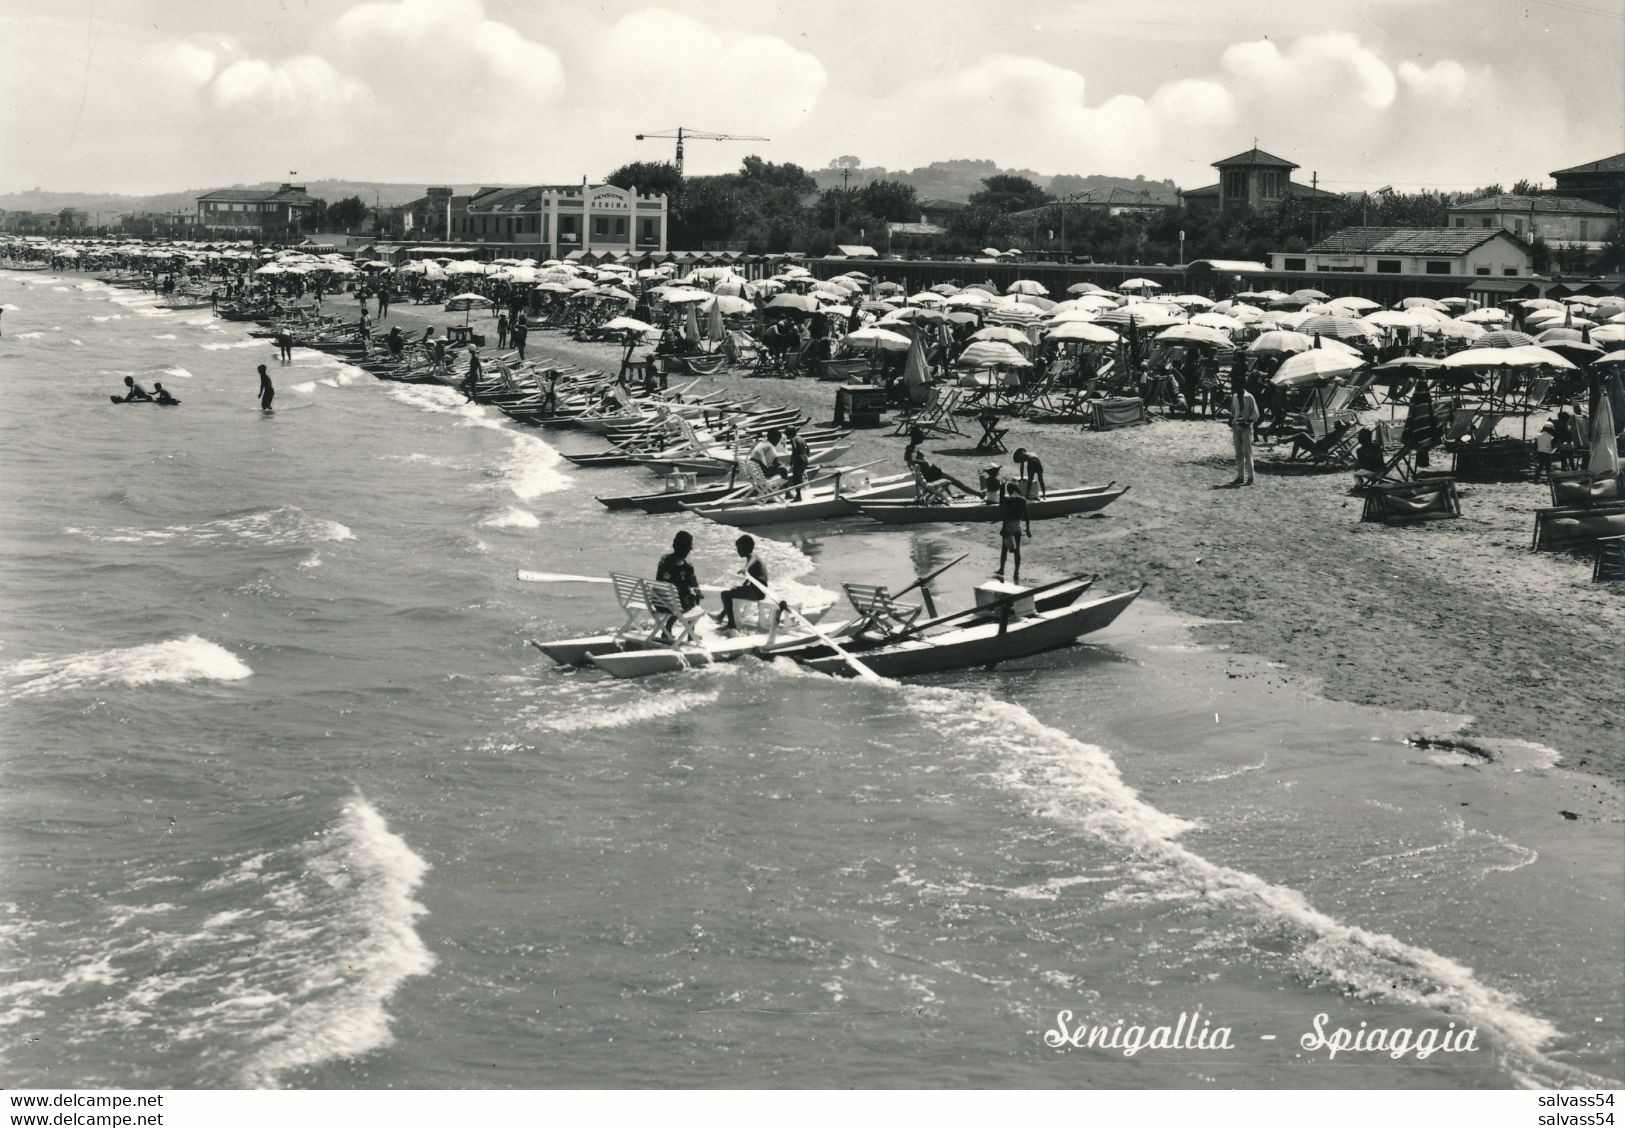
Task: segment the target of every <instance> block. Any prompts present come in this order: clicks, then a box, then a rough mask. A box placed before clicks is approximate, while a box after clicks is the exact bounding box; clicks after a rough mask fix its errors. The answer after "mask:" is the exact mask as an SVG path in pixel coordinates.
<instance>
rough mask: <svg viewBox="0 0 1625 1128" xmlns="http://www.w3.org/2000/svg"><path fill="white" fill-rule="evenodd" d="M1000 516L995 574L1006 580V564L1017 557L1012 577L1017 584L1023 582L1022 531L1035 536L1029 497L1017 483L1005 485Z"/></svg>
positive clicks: (1000, 504) (1000, 505) (1000, 503)
mask: <svg viewBox="0 0 1625 1128" xmlns="http://www.w3.org/2000/svg"><path fill="white" fill-rule="evenodd" d="M999 516H1000V518H1001V519H1002V522H1003V523H1002V524H1001V525H1000V526H999V570H998V571H997V572H995V573H993V574H994V575H995V576H997V577H998V578H999V579H1001V580H1002V579H1004V562H1005V560H1006V559H1008V558H1009V557H1011V556H1014V557H1015V562H1016V569H1015V572H1014V573H1012V575H1011V577H1010V578H1011V580H1012V581H1014V582H1015V583H1018V584H1019V583H1020V582H1021V530H1022V526H1023V525H1025V526H1026V527H1027V535H1028V536H1029V537H1031V536H1032V535H1033V523H1032V521H1031V520H1030V519H1029V518H1028V516H1027V497H1026V495H1025V494H1023V493H1022V491H1021V486H1020V485H1019V484H1017V483H1015V482H1006V483H1005V484H1004V496H1003V497H1002V498H1001V499H1000V501H999Z"/></svg>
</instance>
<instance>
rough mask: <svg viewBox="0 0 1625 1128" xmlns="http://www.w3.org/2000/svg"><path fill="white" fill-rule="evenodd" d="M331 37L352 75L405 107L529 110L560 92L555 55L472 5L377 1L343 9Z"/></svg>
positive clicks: (472, 0) (468, 1)
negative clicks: (493, 102) (489, 103)
mask: <svg viewBox="0 0 1625 1128" xmlns="http://www.w3.org/2000/svg"><path fill="white" fill-rule="evenodd" d="M332 32H333V34H332V39H333V48H332V51H333V54H334V56H335V57H336V58H338V59H340V60H341V61H342V62H343V63H344V64H345V65H346V66H347V67H348V68H350V70H351V71H352V73H355V74H357V75H358V76H360V77H362V78H364V79H365V80H366V81H367V82H368V83H369V84H371V85H372V86H373V87H374V88H375V89H379V90H387V91H388V92H389V96H390V97H394V98H405V99H407V100H408V101H409V103H410V104H411V105H413V106H418V105H422V106H424V107H425V108H433V107H434V106H436V105H439V106H444V107H447V108H451V106H455V105H456V104H458V103H463V104H464V105H466V103H467V101H468V100H469V99H471V98H500V99H503V100H504V101H505V102H507V103H509V104H515V105H519V104H522V105H526V106H528V107H532V108H535V107H537V106H538V104H544V105H545V104H546V103H548V102H551V101H552V100H553V99H555V98H556V97H557V96H558V95H559V94H561V93H562V92H563V90H564V87H565V77H564V64H563V63H562V62H561V61H560V60H559V56H558V54H557V53H556V52H554V51H553V50H552V48H550V47H548V46H547V45H545V44H543V43H538V42H536V41H534V40H531V39H527V38H526V37H525V36H523V35H521V34H520V33H519V32H518V31H516V30H515V29H514V28H512V27H510V26H509V25H507V24H504V23H498V22H496V21H495V20H491V19H487V18H486V15H485V8H484V5H483V4H481V3H480V0H379V2H374V3H367V4H361V5H359V6H357V7H354V8H351V9H350V10H349V11H347V12H345V13H344V14H343V15H342V16H340V17H339V18H338V20H337V21H336V22H335V23H334V25H333V29H332ZM448 103H450V104H451V106H448Z"/></svg>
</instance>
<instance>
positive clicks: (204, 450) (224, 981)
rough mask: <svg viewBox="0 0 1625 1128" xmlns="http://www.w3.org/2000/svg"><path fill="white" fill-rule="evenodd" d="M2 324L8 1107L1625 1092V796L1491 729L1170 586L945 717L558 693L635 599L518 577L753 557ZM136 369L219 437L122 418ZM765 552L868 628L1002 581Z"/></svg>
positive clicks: (413, 444) (848, 553)
mask: <svg viewBox="0 0 1625 1128" xmlns="http://www.w3.org/2000/svg"><path fill="white" fill-rule="evenodd" d="M0 300H3V301H5V302H6V303H8V314H9V315H8V316H7V318H6V319H5V336H3V337H0V395H3V396H4V400H5V405H6V410H5V412H4V414H3V421H0V428H3V436H0V438H3V445H0V459H3V464H0V483H3V485H0V489H3V490H4V496H3V504H4V509H3V518H4V519H3V524H0V549H3V553H4V559H3V570H0V599H3V608H4V614H3V616H0V735H3V740H4V746H3V756H4V769H5V783H6V786H5V788H4V790H3V792H0V819H3V821H0V850H3V853H0V858H3V866H4V869H3V874H0V999H3V1000H4V1002H5V1007H4V1008H3V1010H0V1014H3V1017H0V1024H3V1025H0V1054H3V1056H0V1069H3V1075H4V1077H5V1079H6V1083H7V1084H9V1085H13V1086H70V1085H72V1086H122V1087H153V1086H242V1085H248V1086H368V1087H419V1086H430V1087H435V1086H549V1085H558V1086H628V1085H682V1086H704V1085H714V1086H754V1085H772V1086H821V1085H831V1086H852V1085H881V1086H889V1085H926V1086H946V1085H992V1086H999V1085H1012V1086H1056V1085H1059V1086H1110V1087H1162V1086H1201V1085H1214V1086H1293V1087H1365V1086H1383V1087H1390V1086H1418V1087H1452V1086H1486V1085H1490V1086H1500V1085H1509V1084H1535V1085H1556V1084H1562V1085H1592V1084H1601V1083H1604V1082H1605V1081H1609V1080H1612V1081H1613V1082H1614V1083H1617V1082H1618V1080H1619V1079H1620V1078H1621V1077H1622V1076H1625V1064H1622V1059H1625V1045H1622V1040H1621V1027H1622V1020H1625V1002H1622V993H1625V991H1622V975H1621V970H1620V965H1619V963H1618V958H1617V957H1618V952H1619V951H1620V945H1621V941H1622V927H1621V917H1622V913H1621V876H1620V863H1619V858H1620V845H1621V843H1620V837H1621V835H1620V827H1619V824H1618V822H1617V815H1615V814H1614V812H1616V811H1617V809H1618V807H1617V798H1618V797H1617V795H1616V794H1614V793H1612V792H1611V790H1610V789H1608V788H1607V787H1606V786H1605V785H1600V784H1596V783H1595V782H1594V781H1592V780H1590V779H1588V778H1585V777H1580V776H1575V775H1571V774H1569V773H1566V772H1562V771H1560V770H1556V769H1553V768H1552V767H1551V758H1550V755H1549V754H1548V753H1547V752H1546V751H1545V750H1542V749H1540V748H1538V747H1536V746H1529V745H1513V744H1509V745H1507V746H1505V747H1503V748H1502V749H1501V750H1500V751H1501V754H1500V755H1499V757H1498V758H1497V759H1496V760H1494V761H1485V760H1483V759H1479V758H1474V757H1468V756H1463V755H1460V754H1458V753H1454V752H1442V751H1440V750H1438V749H1436V748H1425V747H1421V746H1419V745H1418V744H1416V743H1410V742H1407V738H1409V737H1412V736H1414V735H1415V734H1417V733H1419V732H1431V733H1434V734H1440V733H1444V734H1448V733H1449V732H1451V731H1452V730H1453V729H1454V728H1455V727H1458V726H1459V725H1460V724H1462V723H1463V718H1460V717H1449V716H1443V715H1438V716H1429V715H1420V714H1403V715H1399V714H1395V715H1390V714H1384V713H1380V712H1378V711H1376V710H1371V709H1362V708H1356V707H1353V706H1344V705H1334V704H1329V703H1327V702H1325V701H1321V700H1318V699H1316V698H1315V697H1313V696H1312V695H1311V694H1310V693H1309V691H1308V690H1307V689H1306V688H1305V687H1303V686H1301V685H1299V684H1297V683H1295V682H1293V681H1290V680H1289V679H1288V678H1287V677H1285V676H1283V672H1282V671H1281V670H1279V669H1277V668H1274V667H1272V666H1271V664H1269V663H1267V662H1262V661H1242V660H1239V659H1235V658H1232V657H1231V656H1227V655H1223V654H1215V653H1214V652H1212V651H1210V650H1207V649H1204V648H1203V647H1202V646H1201V645H1200V644H1199V642H1198V641H1197V639H1196V636H1194V635H1193V633H1192V629H1191V626H1190V624H1187V623H1183V622H1180V621H1179V620H1177V619H1175V618H1174V617H1172V616H1171V615H1169V614H1168V613H1166V612H1165V611H1163V610H1162V609H1161V608H1159V607H1158V606H1157V605H1156V604H1155V603H1153V602H1151V598H1152V597H1154V595H1155V593H1154V592H1149V593H1147V596H1146V597H1145V598H1142V600H1141V601H1140V602H1139V603H1137V604H1136V605H1135V606H1134V607H1133V608H1131V610H1130V611H1129V612H1128V613H1127V614H1126V615H1125V616H1124V617H1123V619H1122V620H1120V621H1119V623H1118V624H1117V625H1116V626H1114V627H1113V628H1111V629H1110V630H1108V631H1106V632H1102V633H1101V634H1100V635H1098V636H1093V637H1092V638H1091V641H1090V644H1089V645H1087V646H1082V647H1078V648H1074V649H1072V650H1068V651H1063V652H1059V653H1057V654H1052V655H1047V656H1043V657H1041V658H1037V659H1032V660H1028V661H1024V662H1020V663H1015V664H1012V665H1011V666H1009V667H1001V668H999V669H998V670H996V671H992V672H989V671H972V672H967V673H963V674H956V675H944V676H939V677H935V678H930V679H923V680H922V681H919V682H915V683H912V684H907V685H897V684H882V685H870V684H864V683H858V682H854V681H850V680H844V679H837V678H828V677H822V676H817V675H811V674H807V673H804V672H801V671H799V670H797V669H795V668H793V667H787V666H785V665H784V664H782V663H781V664H775V665H767V664H763V663H760V662H757V661H754V660H751V661H745V662H741V663H739V664H737V665H734V666H730V667H722V668H716V669H710V670H705V671H701V672H696V673H693V674H691V675H685V676H671V677H663V678H656V679H649V680H645V681H641V682H619V681H614V680H611V679H608V678H606V677H605V676H603V675H601V674H598V673H596V672H593V671H561V670H556V669H553V668H552V667H551V666H550V665H549V664H548V663H547V662H546V660H545V659H543V658H542V657H541V656H540V655H539V654H537V653H536V652H535V651H534V650H532V649H531V648H529V647H528V646H527V644H526V640H527V639H528V638H549V637H564V636H570V635H576V634H583V633H589V632H591V631H593V630H595V629H599V628H602V627H605V626H609V625H613V623H614V622H615V620H616V618H617V615H616V614H615V611H614V607H613V603H612V601H611V600H610V598H609V596H608V592H607V589H606V588H603V587H598V586H593V585H585V584H550V585H527V584H521V583H519V582H518V581H517V580H516V579H515V571H516V570H517V569H520V568H525V569H534V570H543V571H551V572H557V573H563V574H586V575H602V574H605V573H607V572H608V571H609V570H611V569H615V570H627V571H642V572H648V571H649V570H650V569H651V568H652V566H653V562H654V560H655V559H656V558H657V557H658V555H659V554H660V553H661V552H662V551H663V550H664V549H665V547H666V545H668V544H669V542H670V539H671V536H672V534H673V533H674V532H675V531H676V530H677V529H679V528H684V527H687V528H690V529H692V530H693V531H694V533H695V534H696V540H697V548H696V552H695V558H696V561H697V563H698V567H699V571H700V573H701V578H702V580H705V581H707V582H711V581H714V580H718V579H725V578H726V577H727V574H728V572H729V570H730V568H731V565H732V563H733V558H732V548H731V545H732V540H733V537H734V535H735V531H734V530H731V529H725V528H722V527H718V526H709V525H707V524H705V523H703V522H698V521H695V520H691V519H684V518H681V517H649V516H646V515H641V514H618V513H617V514H611V513H608V512H606V511H605V510H604V509H603V508H602V507H601V506H599V505H598V504H597V503H596V502H595V501H594V500H593V496H592V495H593V494H594V493H621V492H633V491H634V490H637V489H646V488H648V481H647V479H646V476H645V475H644V474H643V473H642V472H641V471H638V470H635V469H617V470H576V469H575V468H573V467H571V466H570V465H569V464H568V463H567V462H565V461H563V460H562V459H561V458H560V457H559V454H558V450H557V449H556V446H558V447H564V448H565V449H577V448H579V449H590V448H591V446H592V445H593V443H592V441H591V440H589V439H587V438H586V437H584V436H570V435H563V436H561V435H557V434H554V433H550V432H534V431H529V430H525V429H522V428H518V427H515V426H513V425H512V424H510V423H508V422H506V421H505V420H504V419H503V418H502V417H501V416H500V415H499V414H497V413H496V412H495V411H493V410H491V409H487V408H483V407H478V406H474V405H469V404H467V403H465V402H464V401H463V400H462V397H461V396H459V395H457V394H456V393H455V392H453V391H450V390H448V389H442V388H432V387H420V386H400V385H389V384H382V383H379V382H377V381H375V380H374V379H373V378H372V377H370V376H369V375H367V374H366V373H364V372H362V371H360V370H358V369H354V368H349V367H346V366H344V365H342V364H339V363H337V362H335V361H333V360H332V359H330V358H327V357H325V356H322V355H320V354H318V353H314V352H308V351H304V350H296V352H295V360H294V363H293V364H292V365H291V366H282V365H279V364H278V363H277V362H276V360H275V354H274V351H273V350H272V348H271V346H270V345H269V343H268V342H265V341H263V340H259V339H254V338H251V337H249V336H248V334H247V327H245V326H243V325H237V324H230V323H225V322H219V321H216V320H214V319H213V318H212V317H210V316H208V315H207V312H206V311H181V312H173V313H172V312H168V311H164V310H161V309H158V308H157V307H156V306H155V304H154V303H153V301H152V300H151V298H150V297H145V296H142V295H139V294H136V293H133V292H131V291H127V290H120V289H115V288H110V287H107V286H103V285H101V284H99V283H96V282H92V281H88V280H86V279H84V278H82V277H75V276H69V277H56V276H49V275H41V274H37V273H32V274H23V273H11V274H6V273H0ZM260 363H266V364H269V365H270V368H271V373H272V378H273V380H274V381H275V382H276V384H277V389H278V395H277V400H276V404H277V410H276V411H275V412H274V413H271V414H264V413H262V412H260V411H259V409H258V406H257V401H256V392H257V388H258V377H257V375H256V374H255V371H254V369H255V366H256V365H257V364H260ZM126 374H128V375H133V376H135V377H136V378H137V379H138V380H139V381H140V382H142V383H143V384H144V385H147V386H148V387H149V388H150V385H151V383H152V382H153V381H154V380H160V381H162V382H163V383H164V384H165V386H166V387H168V388H169V389H170V390H171V391H172V392H173V393H174V394H175V395H176V396H178V397H179V398H180V399H181V400H182V401H183V404H182V406H181V407H178V408H158V407H152V406H142V405H119V406H115V405H111V404H109V402H108V399H107V397H108V395H109V394H111V393H118V392H120V391H121V390H122V377H123V376H124V375H126ZM771 532H772V537H771V538H759V539H760V540H761V541H762V551H763V555H764V557H765V558H766V559H767V561H768V563H769V566H770V567H771V568H772V569H773V572H774V575H775V577H776V579H780V580H790V581H794V582H795V583H797V584H799V585H803V586H804V587H805V588H822V589H825V590H826V591H827V592H828V593H829V594H830V595H833V594H835V593H836V592H838V590H839V588H838V585H839V581H840V580H841V579H843V578H845V579H854V580H858V579H861V580H865V581H870V582H873V581H878V580H885V581H889V582H891V583H892V584H893V585H894V586H900V585H901V584H902V583H905V582H907V579H908V577H909V576H910V575H912V574H913V572H914V571H915V570H916V569H919V570H922V571H923V569H925V568H927V567H930V566H933V565H934V564H937V563H941V562H945V561H946V560H947V559H950V558H951V557H952V556H953V555H957V551H958V550H957V547H956V538H958V537H961V536H963V535H967V534H966V533H965V532H964V531H963V530H954V529H952V528H946V529H944V528H922V529H920V530H890V529H888V530H876V529H875V528H874V527H872V526H870V527H864V526H861V525H858V524H856V523H849V524H848V525H845V526H836V525H826V526H823V527H821V528H806V529H802V530H793V529H791V530H785V529H774V530H771ZM979 532H980V531H979V530H973V531H971V532H970V533H969V534H968V535H971V536H976V535H979ZM797 533H799V534H800V535H797ZM1033 555H1034V556H1035V557H1037V558H1038V559H1036V560H1035V561H1034V562H1033V563H1035V564H1037V565H1039V566H1047V567H1049V569H1050V571H1051V573H1055V574H1058V573H1059V572H1060V571H1062V570H1063V569H1065V568H1068V567H1075V568H1076V569H1077V570H1080V571H1086V570H1088V568H1089V561H1087V560H1077V561H1044V560H1042V558H1041V557H1040V555H1039V554H1038V553H1036V552H1035V553H1034V554H1033ZM973 580H974V577H971V576H957V577H956V574H955V572H949V573H948V574H947V575H946V576H945V577H944V578H943V579H942V580H941V581H939V582H938V585H937V587H938V591H939V593H940V594H941V595H942V596H943V598H944V601H945V602H949V603H951V604H952V603H957V602H959V601H960V597H957V596H956V597H954V598H952V599H950V598H949V596H950V594H951V593H954V592H959V591H960V589H968V587H969V586H970V583H971V582H972V581H973ZM963 598H968V591H965V592H964V593H963ZM1559 810H1568V811H1570V812H1571V813H1575V814H1578V815H1580V816H1581V817H1580V818H1578V819H1575V820H1568V819H1565V818H1561V817H1559V816H1558V811H1559ZM1599 816H1601V817H1599ZM1063 1013H1064V1014H1065V1015H1066V1016H1067V1017H1065V1018H1064V1019H1063V1018H1062V1017H1061V1016H1062V1015H1063ZM1181 1016H1184V1018H1183V1020H1182V1019H1181ZM1080 1026H1088V1027H1090V1028H1094V1027H1102V1028H1105V1030H1106V1033H1105V1034H1103V1035H1101V1036H1100V1037H1099V1038H1098V1039H1097V1041H1096V1043H1095V1044H1094V1045H1093V1046H1092V1047H1091V1046H1089V1045H1083V1046H1079V1047H1074V1046H1073V1045H1072V1044H1071V1043H1069V1042H1068V1041H1067V1038H1066V1036H1067V1034H1069V1033H1072V1032H1075V1031H1076V1030H1077V1028H1078V1027H1080ZM1158 1026H1167V1027H1169V1028H1170V1031H1169V1032H1165V1034H1164V1040H1165V1041H1167V1040H1168V1039H1170V1038H1173V1034H1172V1029H1173V1028H1175V1027H1177V1028H1178V1029H1179V1030H1180V1031H1183V1033H1182V1034H1181V1035H1180V1037H1179V1039H1177V1040H1178V1043H1179V1044H1177V1045H1164V1046H1158V1047H1156V1048H1143V1047H1142V1048H1138V1049H1136V1050H1134V1051H1133V1052H1126V1051H1127V1049H1128V1046H1129V1044H1130V1042H1132V1041H1133V1038H1134V1036H1133V1035H1132V1034H1131V1032H1132V1031H1133V1030H1134V1029H1135V1028H1136V1027H1139V1028H1141V1029H1142V1032H1143V1034H1142V1036H1141V1041H1142V1042H1147V1041H1151V1040H1152V1038H1153V1035H1152V1033H1151V1032H1152V1031H1154V1030H1155V1029H1156V1028H1157V1027H1158ZM1199 1027H1200V1028H1201V1029H1202V1030H1204V1031H1206V1032H1207V1033H1208V1034H1209V1035H1211V1037H1210V1038H1208V1040H1207V1041H1206V1042H1205V1043H1203V1044H1201V1045H1198V1044H1197V1043H1196V1041H1194V1040H1193V1039H1192V1037H1191V1036H1190V1033H1191V1032H1192V1031H1194V1030H1196V1029H1198V1028H1199ZM1336 1029H1342V1030H1344V1031H1346V1032H1347V1035H1346V1036H1347V1038H1348V1043H1347V1047H1352V1046H1354V1045H1355V1044H1359V1045H1362V1046H1363V1045H1364V1044H1365V1043H1364V1041H1360V1042H1358V1043H1357V1042H1356V1036H1363V1035H1365V1034H1366V1033H1367V1032H1371V1031H1376V1030H1379V1029H1380V1030H1390V1031H1392V1030H1399V1029H1406V1030H1413V1031H1417V1032H1420V1031H1423V1030H1434V1031H1436V1032H1437V1036H1438V1037H1439V1038H1441V1039H1443V1040H1444V1044H1446V1045H1447V1046H1449V1047H1450V1049H1449V1050H1448V1051H1444V1050H1441V1051H1440V1052H1436V1053H1430V1054H1428V1055H1426V1056H1425V1057H1419V1056H1417V1055H1416V1054H1414V1053H1409V1052H1407V1053H1403V1054H1399V1055H1395V1054H1392V1053H1390V1052H1388V1051H1387V1049H1381V1050H1378V1051H1375V1052H1373V1051H1371V1050H1370V1049H1369V1048H1366V1049H1353V1048H1347V1047H1345V1046H1344V1043H1340V1042H1331V1039H1329V1038H1321V1039H1320V1041H1319V1042H1317V1041H1316V1035H1317V1031H1318V1032H1321V1033H1328V1032H1331V1031H1333V1030H1336ZM1220 1030H1222V1031H1224V1035H1223V1038H1222V1042H1223V1043H1224V1045H1223V1047H1222V1048H1220V1047H1219V1046H1218V1043H1219V1042H1220V1041H1221V1039H1220V1037H1219V1035H1218V1034H1217V1033H1216V1032H1217V1031H1220ZM1112 1031H1116V1033H1115V1034H1113V1033H1112ZM1468 1031H1471V1032H1472V1038H1471V1039H1470V1041H1471V1045H1470V1046H1468V1047H1466V1048H1462V1047H1461V1043H1462V1042H1464V1041H1468V1039H1466V1038H1465V1033H1466V1032H1468ZM1328 1042H1330V1043H1331V1044H1330V1045H1328V1044H1326V1043H1328Z"/></svg>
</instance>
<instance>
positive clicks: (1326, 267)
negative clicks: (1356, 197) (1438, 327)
mask: <svg viewBox="0 0 1625 1128" xmlns="http://www.w3.org/2000/svg"><path fill="white" fill-rule="evenodd" d="M1270 265H1271V266H1272V267H1273V268H1274V269H1275V270H1278V271H1295V270H1304V271H1326V272H1338V273H1347V274H1426V275H1446V276H1449V275H1455V276H1462V275H1466V276H1469V277H1475V276H1476V277H1481V276H1486V275H1492V276H1495V277H1509V278H1512V277H1519V276H1522V275H1526V274H1528V273H1529V266H1530V253H1529V245H1528V244H1527V243H1525V242H1524V241H1523V240H1521V239H1517V238H1514V237H1513V236H1512V235H1511V234H1509V233H1508V232H1506V231H1503V230H1502V229H1501V228H1499V227H1497V228H1495V229H1493V230H1485V229H1483V228H1476V227H1469V228H1455V227H1345V228H1343V229H1342V230H1341V231H1339V232H1337V233H1336V234H1335V235H1332V236H1331V237H1330V238H1327V239H1323V240H1321V241H1320V242H1319V243H1316V244H1315V245H1314V246H1313V247H1310V248H1309V250H1307V251H1304V252H1296V253H1295V252H1290V251H1285V252H1276V253H1274V254H1272V255H1270Z"/></svg>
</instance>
